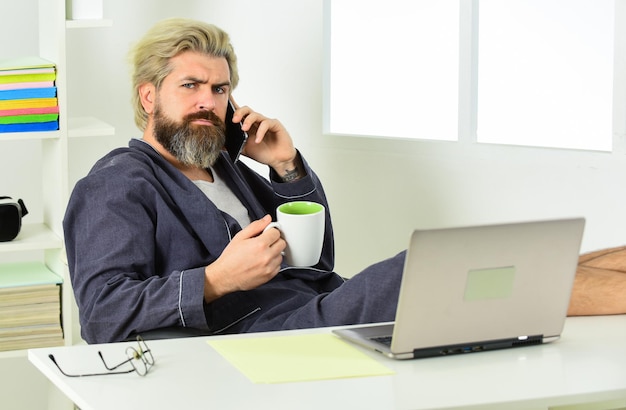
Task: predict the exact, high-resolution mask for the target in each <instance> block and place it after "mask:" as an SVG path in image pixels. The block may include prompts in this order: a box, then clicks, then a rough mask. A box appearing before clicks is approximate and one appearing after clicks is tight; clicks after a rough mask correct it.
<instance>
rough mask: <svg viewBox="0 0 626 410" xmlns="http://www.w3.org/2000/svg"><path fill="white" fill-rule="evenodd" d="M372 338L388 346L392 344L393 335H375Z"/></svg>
mask: <svg viewBox="0 0 626 410" xmlns="http://www.w3.org/2000/svg"><path fill="white" fill-rule="evenodd" d="M372 340H373V341H375V342H378V343H380V344H383V345H386V346H391V336H381V337H373V338H372Z"/></svg>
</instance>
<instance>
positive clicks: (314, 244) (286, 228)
mask: <svg viewBox="0 0 626 410" xmlns="http://www.w3.org/2000/svg"><path fill="white" fill-rule="evenodd" d="M324 215H325V209H324V206H323V205H321V204H318V203H317V202H307V201H296V202H287V203H284V204H282V205H280V206H279V207H278V208H276V222H272V223H270V224H269V225H268V226H267V227H266V228H265V230H268V229H270V228H277V229H278V230H279V231H280V232H281V236H282V237H283V239H284V240H285V242H287V248H286V249H285V255H284V256H285V262H287V264H288V265H290V266H299V267H304V266H313V265H315V264H317V262H319V260H320V256H321V254H322V246H323V244H324V229H325V224H324Z"/></svg>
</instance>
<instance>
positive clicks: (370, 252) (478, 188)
mask: <svg viewBox="0 0 626 410" xmlns="http://www.w3.org/2000/svg"><path fill="white" fill-rule="evenodd" d="M155 4H158V7H157V6H155ZM104 13H105V17H106V18H111V19H112V20H113V21H114V25H113V27H112V28H103V29H90V30H81V31H73V32H70V34H69V50H68V55H69V67H70V70H71V71H70V72H69V75H70V76H71V79H70V83H71V84H72V87H71V88H70V98H71V100H70V104H71V105H70V111H71V115H80V114H81V111H83V109H84V111H85V112H84V113H85V114H86V113H88V112H91V111H93V109H94V105H95V108H96V111H97V112H99V113H100V116H101V117H102V118H104V119H105V120H107V121H109V122H111V123H112V124H114V125H115V127H116V130H117V135H116V136H115V137H111V138H107V139H103V140H101V141H97V142H94V141H93V140H77V141H72V145H71V150H72V154H73V155H72V158H73V159H72V163H71V167H70V172H71V174H72V178H73V179H74V180H76V179H78V178H79V177H80V176H82V175H84V174H85V173H86V172H87V170H88V169H89V167H90V166H91V164H92V163H93V162H94V161H95V160H96V159H97V158H98V157H100V156H101V155H102V154H103V153H104V152H106V151H108V150H109V149H110V148H112V147H114V146H118V145H125V144H126V142H127V140H128V139H129V138H131V137H136V136H138V135H139V132H138V131H137V130H136V128H135V127H134V124H133V121H132V113H131V111H130V105H129V100H130V90H129V88H130V87H129V79H128V66H127V65H126V53H127V51H128V48H129V45H130V44H131V43H132V42H133V41H135V40H137V39H138V38H139V37H140V36H141V35H142V34H143V33H144V32H145V30H146V29H147V28H148V27H149V26H151V25H152V24H153V23H154V22H155V21H157V20H159V19H161V18H166V17H171V16H182V17H193V18H197V19H202V20H205V21H209V22H212V23H215V24H217V25H218V26H221V27H222V28H224V29H226V30H227V31H228V32H229V33H230V34H231V37H232V40H233V43H234V45H235V49H236V51H237V53H238V56H239V65H240V74H241V83H240V85H239V87H238V89H237V90H236V91H235V98H236V99H237V101H238V102H239V103H240V104H246V105H250V106H251V107H253V108H255V109H256V110H258V111H260V112H262V113H264V114H266V115H269V116H273V117H277V118H279V119H280V120H281V121H282V122H283V123H284V124H285V125H286V126H287V128H288V129H289V131H290V132H291V134H292V136H293V138H294V140H295V141H296V144H297V145H298V147H299V148H300V149H301V151H302V152H303V153H304V154H305V156H306V158H307V159H308V160H309V162H310V163H311V164H312V165H313V167H314V169H315V170H316V171H317V173H318V174H319V175H320V177H321V178H322V180H323V181H324V182H325V188H326V192H327V195H328V197H329V201H330V205H331V211H332V214H333V221H334V224H335V229H336V245H337V266H336V268H337V271H338V272H339V273H341V274H343V275H345V276H351V275H353V274H354V273H356V272H358V271H359V270H360V269H362V268H363V267H365V266H367V265H369V264H371V263H373V262H375V261H377V260H380V259H382V258H385V257H388V256H391V255H393V254H395V253H396V252H398V251H400V250H401V249H403V248H404V247H405V246H406V243H407V241H408V238H409V233H410V231H411V229H412V228H414V227H418V226H419V227H424V226H443V225H446V226H447V225H457V224H470V223H483V222H484V223H490V222H500V221H509V220H527V219H535V218H549V217H562V216H571V215H582V216H585V217H586V218H587V229H586V233H585V237H584V241H583V250H591V249H596V248H601V247H605V246H612V245H621V244H624V243H626V229H625V228H626V213H625V212H623V209H625V208H626V190H625V189H624V188H623V180H624V175H626V158H624V149H623V143H622V142H621V141H623V140H624V139H625V131H624V129H625V128H626V124H616V130H617V132H618V135H617V136H616V140H617V141H618V145H617V150H618V153H617V154H610V153H586V152H579V151H561V150H549V149H530V148H520V147H503V146H478V145H476V144H472V143H471V142H461V143H445V142H444V143H441V142H440V143H435V142H417V141H403V140H382V139H370V138H354V137H338V136H334V137H333V136H325V135H322V76H323V53H324V50H323V20H322V18H323V1H322V0H298V1H293V0H265V1H262V2H253V1H246V0H229V1H228V2H225V1H220V2H217V1H216V2H207V1H199V0H198V1H192V0H178V1H176V2H169V1H159V2H156V1H147V0H135V1H133V2H128V1H126V0H105V10H104ZM372 58H373V59H379V58H387V57H386V56H384V55H377V54H376V53H372ZM392 64H393V62H392V61H391V62H390V67H392ZM392 78H393V74H392V72H389V73H383V77H382V78H373V79H372V82H371V83H370V84H364V85H363V86H364V87H368V88H369V89H371V110H372V115H376V111H377V106H380V105H381V104H388V101H386V100H385V95H384V87H381V82H383V83H385V84H390V83H391V81H392ZM77 80H78V81H77ZM400 80H401V79H400ZM386 86H387V85H386ZM394 86H400V87H401V86H402V85H401V81H400V83H398V84H395V85H394ZM88 105H89V107H88ZM405 120H408V121H410V119H405Z"/></svg>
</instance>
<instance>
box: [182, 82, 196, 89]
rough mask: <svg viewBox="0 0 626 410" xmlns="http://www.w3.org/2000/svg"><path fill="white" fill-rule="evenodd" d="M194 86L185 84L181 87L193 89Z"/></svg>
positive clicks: (193, 84) (194, 84)
mask: <svg viewBox="0 0 626 410" xmlns="http://www.w3.org/2000/svg"><path fill="white" fill-rule="evenodd" d="M195 86H196V83H186V84H183V87H185V88H194V87H195Z"/></svg>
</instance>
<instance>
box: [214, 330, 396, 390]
mask: <svg viewBox="0 0 626 410" xmlns="http://www.w3.org/2000/svg"><path fill="white" fill-rule="evenodd" d="M208 343H209V345H210V346H212V347H213V348H214V349H215V350H217V351H218V352H219V353H220V354H221V355H222V356H224V358H226V359H227V360H228V361H230V362H231V364H232V365H233V366H235V367H236V368H237V369H238V370H239V371H241V372H242V373H243V374H244V375H245V376H246V377H248V378H249V379H250V380H251V381H252V382H253V383H288V382H300V381H310V380H326V379H339V378H348V377H365V376H383V375H391V374H394V372H393V371H392V370H391V369H389V368H387V367H386V366H384V365H383V364H382V363H379V362H377V361H376V360H374V359H372V358H371V357H369V356H367V355H366V354H365V353H363V352H361V351H359V350H357V349H356V348H355V347H354V346H351V345H349V344H348V342H345V341H343V340H341V339H340V338H339V337H337V336H335V335H333V334H329V333H325V334H312V335H292V336H269V337H254V338H241V339H219V340H209V341H208Z"/></svg>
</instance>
